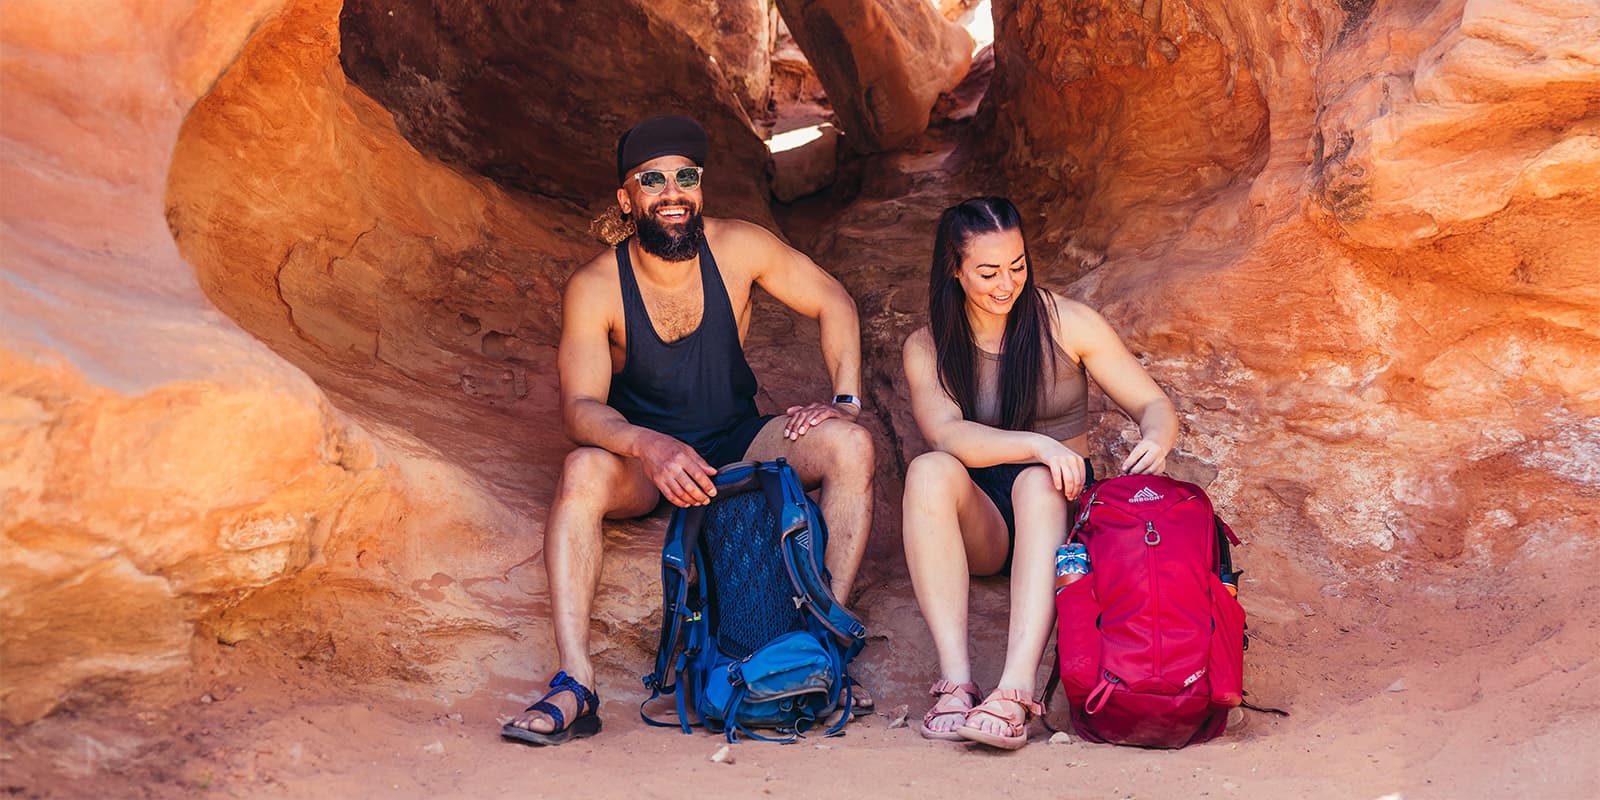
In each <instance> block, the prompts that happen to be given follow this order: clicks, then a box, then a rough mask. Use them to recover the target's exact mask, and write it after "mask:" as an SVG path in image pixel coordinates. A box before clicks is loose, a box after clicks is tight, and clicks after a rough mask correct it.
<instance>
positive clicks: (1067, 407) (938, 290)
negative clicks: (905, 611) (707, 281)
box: [904, 197, 1178, 749]
mask: <svg viewBox="0 0 1600 800" xmlns="http://www.w3.org/2000/svg"><path fill="white" fill-rule="evenodd" d="M928 316H929V325H928V327H925V328H922V329H920V330H918V331H916V332H915V333H913V334H911V336H910V337H909V338H907V339H906V343H905V352H904V358H905V370H906V380H907V382H908V383H909V384H910V388H911V407H912V413H913V414H914V415H915V417H916V420H917V427H918V428H919V429H920V430H921V431H922V436H923V438H924V439H926V440H927V442H928V444H929V445H930V446H931V447H932V448H933V449H932V451H931V452H928V453H924V454H923V455H921V456H918V457H917V458H916V460H914V461H912V462H911V466H910V468H909V469H908V470H907V472H906V484H905V500H904V503H905V511H904V523H905V530H904V541H905V548H906V561H907V563H908V565H909V566H910V570H911V581H912V584H913V585H914V586H915V588H916V593H917V603H918V605H920V606H921V608H922V616H923V618H924V619H926V620H927V622H928V627H929V629H930V630H931V631H932V633H933V641H934V646H935V648H936V649H937V650H938V653H939V669H940V679H939V681H938V682H937V683H935V684H934V685H933V688H932V689H931V690H930V693H931V694H932V695H934V696H935V697H937V698H938V699H937V700H936V701H935V702H934V705H933V708H931V709H930V710H929V711H928V713H927V715H926V716H925V717H924V718H923V721H922V726H921V732H922V735H923V736H926V737H928V738H932V739H950V740H963V739H965V740H972V741H976V742H982V743H984V744H988V745H992V746H995V747H1003V748H1007V749H1016V748H1019V747H1022V746H1023V745H1024V744H1027V729H1026V728H1027V723H1028V720H1029V719H1030V718H1031V717H1032V716H1035V715H1037V714H1039V713H1041V709H1040V708H1039V706H1038V704H1037V703H1035V702H1034V700H1033V691H1034V675H1035V673H1036V671H1037V669H1038V666H1039V660H1040V657H1041V656H1042V655H1043V652H1044V645H1045V641H1046V640H1047V639H1048V638H1049V634H1050V624H1051V622H1052V620H1053V618H1054V613H1055V606H1054V604H1053V602H1052V599H1053V598H1052V588H1053V586H1054V581H1055V571H1054V564H1055V551H1056V548H1057V547H1059V546H1060V545H1061V543H1062V541H1063V540H1064V539H1065V536H1066V530H1067V520H1068V519H1069V516H1068V515H1069V513H1070V511H1071V509H1070V506H1071V505H1072V501H1074V500H1076V499H1077V497H1078V495H1079V494H1080V493H1081V492H1082V491H1083V488H1084V486H1086V485H1087V484H1088V483H1090V482H1092V481H1093V479H1094V473H1093V470H1092V468H1091V467H1090V464H1089V460H1088V459H1087V458H1086V457H1085V454H1086V453H1087V452H1088V441H1087V437H1086V436H1085V434H1084V430H1085V427H1086V418H1087V405H1088V384H1087V380H1086V373H1087V377H1093V378H1094V380H1095V383H1097V384H1098V385H1099V386H1100V387H1101V389H1103V390H1104V391H1105V393H1106V395H1107V396H1109V397H1110V398H1111V399H1112V400H1113V401H1114V402H1116V404H1117V405H1119V406H1121V407H1122V409H1123V410H1124V411H1126V412H1128V414H1129V415H1131V416H1132V417H1133V418H1134V419H1136V420H1138V422H1139V431H1140V434H1141V437H1140V439H1139V443H1138V444H1137V445H1135V446H1134V448H1133V452H1131V453H1129V454H1128V457H1127V459H1125V460H1124V461H1123V463H1122V470H1123V471H1124V472H1129V473H1154V472H1159V471H1160V470H1161V469H1162V467H1163V466H1164V465H1165V462H1166V456H1167V452H1168V451H1169V450H1171V449H1172V444H1173V442H1174V440H1176V438H1177V435H1178V418H1177V415H1176V414H1174V413H1173V410H1172V403H1171V402H1170V401H1169V400H1168V399H1167V397H1166V395H1165V394H1163V393H1162V391H1161V389H1160V387H1158V386H1156V384H1155V382H1154V381H1152V380H1151V379H1150V377H1149V376H1148V375H1146V374H1145V372H1144V369H1143V368H1141V367H1140V366H1139V362H1138V361H1136V360H1134V358H1133V356H1132V354H1130V353H1129V352H1128V350H1127V348H1126V347H1124V346H1123V344H1122V341H1121V340H1120V339H1119V338H1118V337H1117V334H1116V332H1115V331H1113V330H1112V329H1111V326H1110V325H1108V324H1106V321H1105V320H1104V319H1102V318H1101V317H1100V315H1099V314H1097V313H1095V312H1094V310H1092V309H1090V308H1089V307H1088V306H1085V305H1083V304H1082V303H1078V302H1076V301H1073V300H1069V299H1067V298H1065V297H1060V296H1058V295H1055V294H1053V293H1051V292H1049V291H1046V290H1044V289H1043V288H1040V287H1039V286H1038V285H1037V284H1036V283H1035V282H1034V277H1033V269H1032V264H1031V261H1030V259H1029V258H1028V254H1027V247H1026V245H1025V244H1024V242H1023V237H1022V220H1021V217H1020V216H1019V215H1018V213H1017V209H1016V206H1014V205H1012V204H1011V202H1010V201H1008V200H1006V199H1004V198H999V197H981V198H975V199H972V200H968V201H966V202H964V203H962V204H960V205H958V206H954V207H952V208H948V209H946V210H945V212H944V214H943V215H942V216H941V217H940V218H939V231H938V235H937V238H936V239H935V241H934V249H933V267H932V271H931V273H930V275H929V290H928ZM1007 572H1009V573H1010V576H1011V620H1010V634H1009V637H1008V641H1007V645H1006V660H1005V668H1004V671H1003V673H1002V674H1001V676H1000V681H999V683H998V685H997V688H996V689H995V691H994V692H993V693H991V694H990V695H989V696H988V698H987V699H985V700H984V701H983V702H982V703H978V702H977V700H978V695H979V691H978V688H977V687H976V686H975V685H974V684H973V682H972V672H971V664H970V661H969V658H968V653H967V594H968V584H969V580H968V577H967V576H968V575H969V574H971V575H993V574H997V573H998V574H1006V573H1007Z"/></svg>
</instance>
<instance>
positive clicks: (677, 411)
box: [607, 239, 756, 451]
mask: <svg viewBox="0 0 1600 800" xmlns="http://www.w3.org/2000/svg"><path fill="white" fill-rule="evenodd" d="M629 241H632V240H631V239H630V240H624V241H623V242H622V243H621V244H619V245H617V278H618V279H619V280H618V282H619V283H621V284H622V324H623V333H624V335H626V336H627V339H628V345H627V350H626V351H625V353H624V355H623V359H624V360H623V362H622V371H621V372H618V373H617V374H615V375H613V376H611V395H610V397H609V399H608V401H607V402H608V404H609V405H610V406H611V407H612V408H615V409H616V410H618V411H620V412H622V416H623V417H625V418H626V419H627V420H628V422H630V423H632V424H634V425H639V426H641V427H645V428H649V429H651V430H654V431H660V432H661V433H665V434H667V435H668V436H672V437H674V438H677V439H680V440H682V441H683V442H684V443H686V444H688V445H689V446H690V447H693V448H695V449H696V450H702V451H703V450H704V448H706V447H708V446H710V445H711V444H713V443H714V442H715V441H716V440H717V439H719V438H720V437H721V436H722V435H724V434H726V433H728V432H729V431H731V430H732V429H733V428H734V427H735V426H737V425H738V424H739V423H740V422H743V421H744V420H747V419H749V418H751V417H754V416H756V401H755V395H756V376H755V373H754V372H751V371H750V364H749V363H748V362H746V361H745V359H744V348H743V347H741V346H740V344H739V324H738V322H737V321H736V320H735V319H734V318H733V303H732V301H730V300H729V299H728V290H727V289H726V287H724V286H723V283H722V273H721V272H719V271H718V270H717V262H716V259H714V258H712V256H711V247H710V245H708V244H706V243H705V242H701V244H700V290H701V293H702V295H703V297H704V303H703V305H704V309H703V310H702V311H701V313H700V327H698V328H696V329H695V330H694V332H693V333H691V334H689V335H688V336H685V337H684V338H682V339H679V340H678V341H676V342H672V343H671V344H668V343H666V342H663V341H661V337H660V335H658V334H657V333H656V328H655V325H654V324H653V323H651V321H650V314H649V312H648V311H646V310H645V306H644V297H643V296H642V295H640V294H639V282H638V281H637V280H636V279H635V278H634V275H633V262H632V259H630V258H629V256H628V242H629Z"/></svg>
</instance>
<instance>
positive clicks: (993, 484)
mask: <svg viewBox="0 0 1600 800" xmlns="http://www.w3.org/2000/svg"><path fill="white" fill-rule="evenodd" d="M1041 466H1044V465H1043V464H1039V463H1037V462H1035V463H1032V464H996V465H994V466H992V467H977V468H972V467H968V468H967V474H968V475H970V476H972V482H973V483H975V484H977V485H978V488H979V489H981V490H982V491H983V493H984V494H985V495H988V496H989V499H990V500H993V501H994V507H995V508H998V509H1000V516H1001V517H1003V518H1005V521H1006V563H1005V564H1003V565H1001V567H1000V574H1001V575H1010V574H1011V554H1012V551H1013V550H1015V549H1016V545H1017V515H1016V512H1015V511H1014V510H1013V509H1012V507H1011V485H1012V484H1014V483H1016V482H1017V476H1018V475H1021V474H1022V471H1023V470H1025V469H1027V468H1029V467H1041ZM1083 475H1084V479H1083V488H1084V490H1085V491H1087V490H1088V488H1089V484H1091V483H1094V465H1093V464H1091V463H1089V459H1087V458H1085V459H1084V460H1083ZM1063 533H1065V532H1063Z"/></svg>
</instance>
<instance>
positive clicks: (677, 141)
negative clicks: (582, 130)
mask: <svg viewBox="0 0 1600 800" xmlns="http://www.w3.org/2000/svg"><path fill="white" fill-rule="evenodd" d="M708 147H709V144H708V143H707V141H706V129H705V128H702V127H700V123H698V122H695V121H694V120H692V119H689V118H688V117H679V116H667V117H651V118H649V119H647V120H645V121H644V122H641V123H639V124H638V125H635V126H633V127H632V128H630V129H628V132H627V133H624V134H622V138H621V139H618V140H617V184H618V185H621V184H622V183H623V182H624V181H626V180H627V179H628V172H629V170H632V169H633V168H634V167H637V166H639V165H640V164H643V163H644V162H646V161H649V160H651V159H653V158H660V157H662V156H683V157H684V158H687V159H689V160H690V161H693V162H694V163H695V165H696V166H701V167H703V166H705V165H706V150H707V149H708Z"/></svg>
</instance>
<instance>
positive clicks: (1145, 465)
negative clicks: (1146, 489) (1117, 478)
mask: <svg viewBox="0 0 1600 800" xmlns="http://www.w3.org/2000/svg"><path fill="white" fill-rule="evenodd" d="M1169 449H1170V448H1168V447H1164V446H1162V444H1161V443H1160V442H1158V441H1156V440H1154V439H1151V438H1149V437H1146V438H1143V439H1140V440H1139V443H1138V444H1136V445H1134V446H1133V452H1131V453H1129V454H1128V457H1127V458H1125V459H1123V460H1122V471H1123V472H1124V473H1127V474H1129V475H1154V474H1156V473H1158V472H1161V471H1162V470H1164V469H1166V468H1167V452H1168V450H1169Z"/></svg>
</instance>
